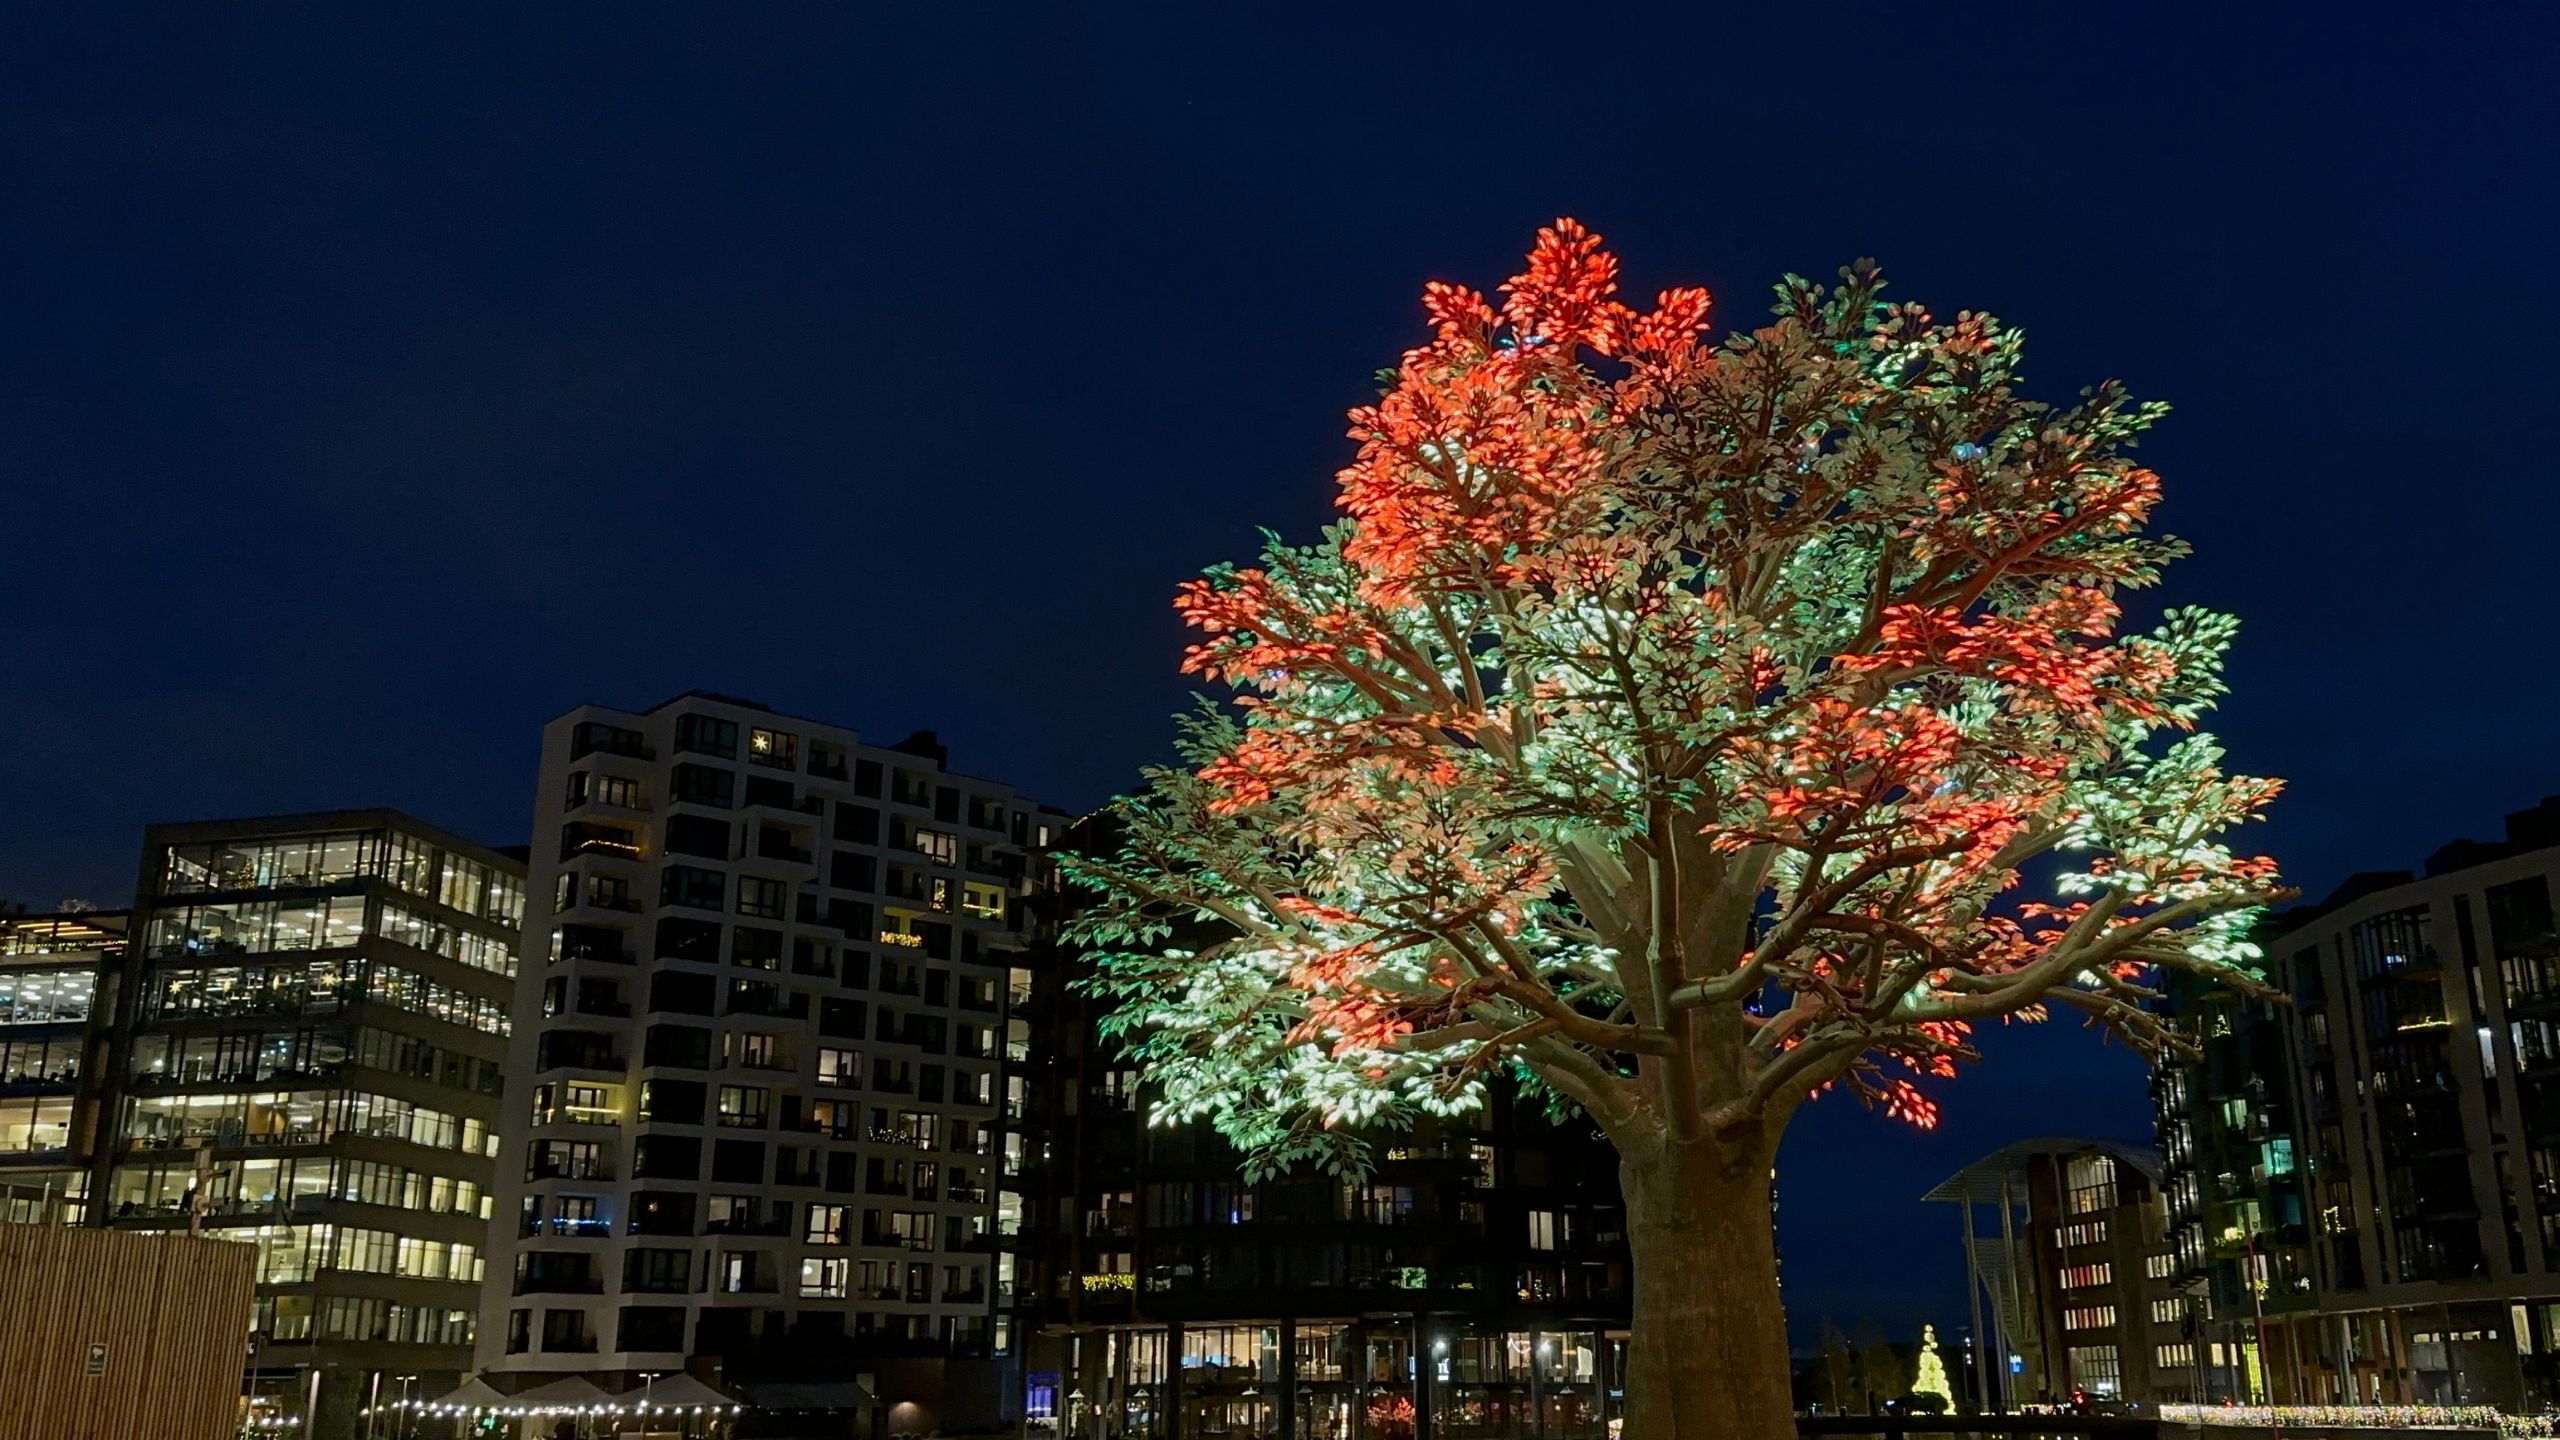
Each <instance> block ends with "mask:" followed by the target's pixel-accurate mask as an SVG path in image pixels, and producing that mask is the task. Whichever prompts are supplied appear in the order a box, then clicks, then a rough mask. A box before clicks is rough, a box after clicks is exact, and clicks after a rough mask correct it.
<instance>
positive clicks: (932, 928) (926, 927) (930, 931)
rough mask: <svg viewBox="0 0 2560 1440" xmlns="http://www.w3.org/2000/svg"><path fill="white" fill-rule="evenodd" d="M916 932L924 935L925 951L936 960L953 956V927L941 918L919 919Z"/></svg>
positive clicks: (916, 923)
mask: <svg viewBox="0 0 2560 1440" xmlns="http://www.w3.org/2000/svg"><path fill="white" fill-rule="evenodd" d="M915 930H916V933H917V934H919V935H921V936H923V937H924V953H925V955H926V956H927V957H928V958H930V959H934V960H948V959H950V958H951V927H950V926H949V925H946V924H944V923H943V922H942V921H939V920H918V921H916V922H915Z"/></svg>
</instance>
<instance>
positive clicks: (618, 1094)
mask: <svg viewBox="0 0 2560 1440" xmlns="http://www.w3.org/2000/svg"><path fill="white" fill-rule="evenodd" d="M1058 819H1059V817H1057V816H1056V815H1054V814H1053V813H1049V812H1044V811H1042V810H1041V809H1040V808H1039V807H1037V806H1036V805H1033V804H1030V803H1028V802H1026V801H1025V800H1023V799H1022V798H1021V797H1019V796H1017V795H1015V794H1014V793H1013V792H1012V791H1011V790H1009V789H1008V788H1006V787H1004V786H1002V785H999V784H995V783H993V782H990V781H985V780H980V779H976V778H973V777H969V776H964V775H959V774H955V773H952V772H951V771H950V770H949V769H948V768H947V765H946V763H945V756H944V754H943V752H942V750H941V748H940V746H939V745H937V744H935V743H934V742H933V740H932V737H931V736H929V735H923V736H917V737H914V738H913V739H910V740H909V741H906V742H903V743H902V744H900V745H897V746H890V747H882V746H876V745H869V744H865V743H863V742H862V740H861V739H860V737H859V736H857V735H856V734H855V733H854V732H852V731H850V730H846V729H842V728H839V727H835V726H829V725H823V724H818V723H815V722H812V721H807V720H802V719H797V718H793V717H787V716H782V715H778V714H775V713H774V712H772V711H770V710H768V709H766V708H764V707H762V706H760V705H756V704H753V703H751V702H746V701H739V700H734V699H728V698H723V697H719V696H711V695H702V694H687V695H683V696H679V697H677V698H675V699H673V700H669V701H667V702H666V703H664V704H662V705H659V706H657V707H655V708H653V709H650V710H647V711H641V712H627V711H618V710H609V709H604V708H599V707H586V708H582V709H579V710H575V711H572V712H570V713H569V714H567V715H564V716H562V717H560V718H559V719H557V720H555V721H554V722H553V723H552V724H551V725H550V726H549V727H548V728H547V729H546V730H545V732H544V735H543V746H542V761H541V778H540V781H539V790H538V792H537V798H536V804H535V817H534V832H533V833H534V850H533V855H532V863H531V872H530V888H531V892H532V895H533V905H532V907H531V909H532V911H533V914H532V915H531V917H530V918H529V919H528V920H527V923H526V927H525V939H524V944H525V950H526V954H527V955H528V957H529V959H528V962H527V964H526V966H525V969H524V973H523V975H522V976H521V978H520V980H519V982H518V986H517V992H516V1000H515V1014H516V1018H517V1022H518V1023H517V1030H516V1034H515V1040H514V1051H513V1054H512V1057H511V1059H510V1061H509V1067H508V1073H509V1075H510V1076H511V1077H512V1081H511V1083H513V1084H515V1086H516V1087H517V1088H516V1089H515V1090H514V1093H512V1094H511V1096H510V1097H509V1101H508V1105H507V1111H506V1117H505V1122H504V1125H503V1127H502V1131H503V1137H502V1145H503V1149H502V1151H501V1154H502V1157H503V1163H502V1165H501V1167H500V1168H501V1174H500V1177H499V1182H498V1197H497V1207H496V1210H497V1215H498V1220H497V1223H496V1225H495V1227H494V1228H493V1231H492V1235H493V1240H492V1244H493V1245H494V1246H496V1247H497V1248H498V1249H499V1250H500V1251H502V1252H503V1253H502V1254H501V1256H500V1260H499V1264H498V1265H497V1266H496V1267H495V1268H494V1269H493V1273H492V1278H491V1282H490V1284H489V1286H488V1290H487V1296H486V1299H485V1302H484V1305H485V1313H484V1321H483V1328H482V1333H481V1337H480V1363H481V1367H482V1369H483V1371H484V1372H485V1373H486V1375H487V1376H488V1378H489V1379H490V1380H491V1381H493V1382H494V1383H496V1384H498V1385H500V1386H501V1388H504V1389H507V1390H509V1391H511V1392H513V1391H521V1390H523V1389H526V1388H530V1387H532V1386H535V1385H539V1384H542V1383H544V1382H547V1381H552V1380H556V1379H558V1378H560V1377H564V1376H580V1377H584V1378H586V1379H588V1380H590V1381H592V1382H594V1383H595V1384H597V1385H598V1386H599V1388H601V1389H603V1390H605V1391H607V1392H608V1393H622V1392H625V1391H628V1390H630V1389H632V1388H634V1387H636V1386H638V1385H640V1384H641V1383H642V1382H643V1380H644V1378H645V1377H646V1376H648V1375H651V1374H658V1373H667V1372H674V1371H682V1370H688V1369H690V1370H692V1371H694V1372H696V1373H698V1374H700V1375H702V1376H703V1378H706V1379H714V1380H718V1381H722V1382H725V1383H728V1384H730V1385H732V1386H733V1387H735V1388H749V1389H750V1393H752V1389H751V1388H750V1387H752V1386H754V1385H755V1384H758V1383H763V1382H770V1383H774V1384H790V1385H792V1386H795V1387H798V1388H795V1389H794V1390H793V1391H792V1392H791V1393H792V1395H793V1397H794V1398H795V1400H799V1401H806V1402H809V1403H812V1404H833V1403H835V1402H836V1401H841V1402H843V1403H844V1404H845V1405H851V1404H853V1403H855V1402H856V1401H858V1400H860V1399H862V1398H863V1396H862V1394H861V1391H864V1390H870V1391H876V1392H878V1398H879V1400H880V1401H881V1402H882V1403H883V1404H884V1405H886V1406H887V1407H888V1412H889V1413H888V1416H887V1421H888V1423H889V1425H890V1427H891V1428H892V1429H897V1428H908V1429H914V1430H918V1431H921V1430H923V1429H926V1428H930V1427H931V1426H932V1425H934V1424H944V1425H957V1424H959V1423H962V1422H963V1421H974V1420H977V1419H979V1418H983V1417H979V1416H977V1415H974V1414H972V1413H969V1412H970V1410H971V1407H972V1402H973V1401H974V1400H976V1399H977V1398H978V1397H981V1396H983V1397H986V1398H987V1404H988V1407H990V1408H992V1406H993V1403H994V1402H993V1397H995V1396H997V1395H998V1394H1000V1393H1005V1392H1009V1391H1010V1389H1011V1387H1010V1385H1009V1384H1000V1383H999V1382H998V1381H996V1380H995V1379H994V1378H993V1376H994V1369H993V1368H992V1367H994V1366H996V1365H997V1364H998V1363H999V1362H1000V1360H1001V1358H1002V1357H1003V1356H1004V1355H1005V1354H1006V1353H1007V1352H1008V1351H1009V1349H1010V1342H1011V1333H1010V1330H1009V1325H1008V1321H1007V1317H1005V1316H1003V1315H1001V1314H1000V1313H999V1310H998V1306H997V1298H996V1297H997V1295H998V1293H999V1288H1000V1287H1001V1286H1003V1285H1006V1284H1008V1283H1010V1280H1011V1275H1010V1273H1009V1270H1008V1267H1009V1265H1010V1259H1009V1257H1006V1256H1004V1255H1001V1254H1000V1253H999V1247H998V1245H997V1234H998V1231H999V1229H1001V1228H1011V1227H1013V1226H1014V1225H1016V1224H1017V1223H1018V1206H1017V1207H1016V1209H1015V1211H1014V1212H1012V1213H1008V1211H1007V1210H1006V1207H1005V1205H1004V1203H1003V1201H1002V1198H1001V1197H1002V1187H1001V1182H1002V1179H1003V1173H1004V1170H1005V1166H1006V1163H1007V1149H1006V1145H1007V1141H1006V1136H1005V1133H1004V1125H1003V1110H1004V1105H1003V1090H1004V1080H1003V1076H1002V1071H1003V1067H1004V1065H1005V1063H1006V1055H1007V1051H1008V1048H1009V1047H1010V1048H1011V1049H1012V1050H1013V1051H1014V1052H1015V1053H1017V1054H1019V1053H1022V1052H1023V1051H1024V1048H1025V1045H1026V1037H1025V1036H1024V1035H1023V1034H1022V1033H1019V1032H1018V1031H1017V1030H1016V1029H1015V1028H1014V1025H1013V1022H1012V1020H1011V1018H1010V1017H1009V1015H1008V1005H1009V997H1010V996H1011V994H1012V993H1013V992H1014V990H1015V988H1016V979H1017V969H1018V957H1019V956H1020V955H1021V953H1022V951H1023V949H1024V946H1025V944H1026V939H1027V932H1028V927H1029V926H1030V925H1031V923H1032V921H1031V918H1030V911H1029V910H1028V908H1027V907H1026V906H1025V904H1024V899H1025V896H1026V893H1027V892H1028V891H1029V890H1030V889H1031V888H1032V886H1033V878H1034V873H1033V868H1032V866H1031V864H1030V862H1029V858H1028V857H1030V856H1031V855H1032V854H1033V853H1034V852H1036V851H1037V850H1038V849H1039V847H1040V846H1042V845H1043V844H1044V843H1046V841H1047V839H1048V837H1049V833H1050V831H1051V829H1052V828H1053V827H1054V826H1055V825H1056V824H1057V822H1058ZM955 1367H957V1368H955ZM971 1367H975V1368H974V1369H973V1368H971ZM964 1374H965V1375H967V1376H969V1377H972V1378H969V1379H968V1380H967V1381H966V1383H960V1382H959V1381H957V1380H956V1379H955V1378H954V1377H959V1376H962V1375H964ZM856 1376H862V1377H868V1379H869V1380H870V1384H869V1385H868V1386H864V1387H856V1386H854V1385H852V1384H851V1383H850V1382H851V1381H852V1380H853V1379H854V1378H855V1377H856ZM820 1382H846V1383H844V1384H843V1385H842V1387H841V1393H840V1394H836V1395H834V1396H833V1397H832V1398H831V1397H830V1396H829V1395H826V1394H818V1393H816V1392H813V1391H812V1390H810V1389H809V1388H808V1387H809V1386H810V1385H812V1384H815V1383H820Z"/></svg>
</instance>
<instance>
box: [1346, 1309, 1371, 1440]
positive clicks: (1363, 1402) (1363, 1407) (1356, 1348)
mask: <svg viewBox="0 0 2560 1440" xmlns="http://www.w3.org/2000/svg"><path fill="white" fill-rule="evenodd" d="M1349 1343H1350V1346H1351V1367H1350V1380H1351V1440H1368V1435H1369V1322H1368V1321H1366V1320H1354V1321H1352V1322H1351V1339H1350V1342H1349Z"/></svg>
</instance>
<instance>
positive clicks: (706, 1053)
mask: <svg viewBox="0 0 2560 1440" xmlns="http://www.w3.org/2000/svg"><path fill="white" fill-rule="evenodd" d="M643 1043H644V1048H643V1050H642V1052H641V1063H642V1064H644V1065H673V1066H676V1067H678V1068H681V1069H685V1070H708V1069H710V1068H711V1032H710V1031H708V1030H706V1029H704V1028H702V1027H701V1026H699V1025H652V1026H650V1027H649V1035H648V1039H647V1040H646V1041H645V1042H643Z"/></svg>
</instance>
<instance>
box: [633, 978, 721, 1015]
mask: <svg viewBox="0 0 2560 1440" xmlns="http://www.w3.org/2000/svg"><path fill="white" fill-rule="evenodd" d="M719 994H720V983H719V981H718V980H717V979H716V978H715V977H713V976H710V975H698V974H695V973H693V972H691V971H687V970H661V971H659V972H658V973H656V974H655V975H652V976H650V977H649V1008H650V1009H652V1010H673V1011H676V1012H677V1013H679V1014H684V1015H708V1014H711V1013H712V1011H713V1009H714V1008H715V1006H716V1005H717V1003H718V998H719Z"/></svg>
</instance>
